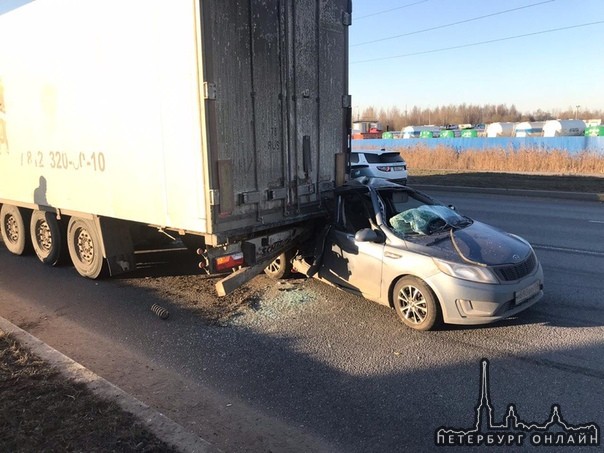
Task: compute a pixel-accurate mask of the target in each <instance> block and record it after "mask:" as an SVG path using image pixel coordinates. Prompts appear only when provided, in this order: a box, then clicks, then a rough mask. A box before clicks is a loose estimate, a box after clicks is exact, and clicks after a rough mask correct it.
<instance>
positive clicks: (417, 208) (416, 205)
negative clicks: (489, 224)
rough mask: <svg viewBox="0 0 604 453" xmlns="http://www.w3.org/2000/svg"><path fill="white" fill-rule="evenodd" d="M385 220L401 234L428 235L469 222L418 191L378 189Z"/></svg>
mask: <svg viewBox="0 0 604 453" xmlns="http://www.w3.org/2000/svg"><path fill="white" fill-rule="evenodd" d="M379 195H380V198H381V202H382V204H383V206H382V208H383V214H384V219H385V220H386V222H387V224H388V225H389V226H390V227H391V228H392V230H393V231H394V232H395V233H396V234H398V235H401V236H405V235H409V234H412V235H431V234H435V233H439V232H441V231H448V230H449V229H451V228H456V229H457V228H464V227H466V226H468V225H470V224H471V223H472V221H471V220H470V219H469V218H467V217H464V216H461V215H459V214H458V213H457V212H455V211H454V210H453V209H451V208H448V207H447V206H443V205H440V204H436V203H435V202H434V201H432V200H431V199H429V198H427V197H423V196H421V195H420V194H415V193H412V192H407V191H395V190H383V191H380V194H379Z"/></svg>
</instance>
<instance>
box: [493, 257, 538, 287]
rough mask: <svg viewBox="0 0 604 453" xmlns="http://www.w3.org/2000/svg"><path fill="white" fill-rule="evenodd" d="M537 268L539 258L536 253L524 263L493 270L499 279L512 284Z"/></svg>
mask: <svg viewBox="0 0 604 453" xmlns="http://www.w3.org/2000/svg"><path fill="white" fill-rule="evenodd" d="M536 266H537V258H536V257H535V254H534V253H531V254H530V255H529V257H528V258H527V259H525V260H524V261H523V262H522V263H518V264H513V265H511V266H499V267H495V268H493V270H494V271H495V273H496V274H497V277H499V279H500V280H503V281H506V282H511V281H513V280H518V279H520V278H522V277H526V276H527V275H529V274H530V273H531V272H533V270H535V267H536Z"/></svg>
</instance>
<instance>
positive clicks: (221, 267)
mask: <svg viewBox="0 0 604 453" xmlns="http://www.w3.org/2000/svg"><path fill="white" fill-rule="evenodd" d="M241 265H243V253H241V252H237V253H232V254H231V255H225V256H219V257H218V258H215V260H214V268H215V269H216V271H218V272H220V271H226V270H227V269H232V268H234V267H237V266H241Z"/></svg>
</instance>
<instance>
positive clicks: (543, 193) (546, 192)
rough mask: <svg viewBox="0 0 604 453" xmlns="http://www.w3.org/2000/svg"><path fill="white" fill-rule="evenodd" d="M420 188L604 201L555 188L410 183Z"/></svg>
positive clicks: (601, 197) (598, 195)
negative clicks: (530, 188)
mask: <svg viewBox="0 0 604 453" xmlns="http://www.w3.org/2000/svg"><path fill="white" fill-rule="evenodd" d="M410 186H411V187H414V188H415V187H416V188H418V189H420V190H446V191H449V192H474V193H485V194H493V195H514V196H521V197H539V198H559V199H564V200H581V201H600V202H604V193H588V192H562V191H555V190H526V189H501V188H495V187H469V186H444V185H435V184H410Z"/></svg>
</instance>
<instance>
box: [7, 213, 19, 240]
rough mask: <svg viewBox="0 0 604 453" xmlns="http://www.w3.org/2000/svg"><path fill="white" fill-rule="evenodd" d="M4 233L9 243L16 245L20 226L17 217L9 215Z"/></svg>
mask: <svg viewBox="0 0 604 453" xmlns="http://www.w3.org/2000/svg"><path fill="white" fill-rule="evenodd" d="M4 231H6V237H7V238H8V240H9V241H11V242H13V243H16V242H17V241H18V240H19V225H18V224H17V220H16V219H15V216H12V215H7V216H6V218H5V221H4Z"/></svg>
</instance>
